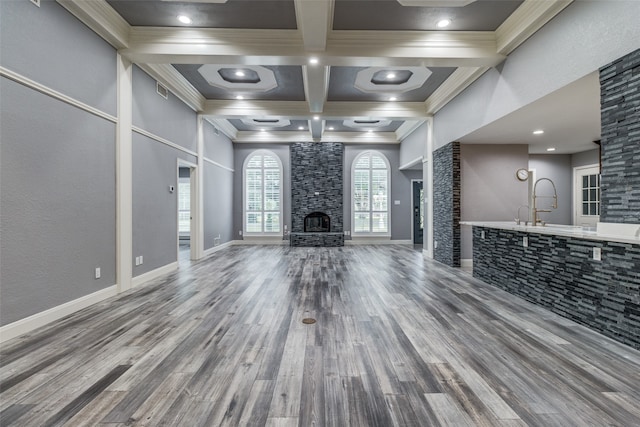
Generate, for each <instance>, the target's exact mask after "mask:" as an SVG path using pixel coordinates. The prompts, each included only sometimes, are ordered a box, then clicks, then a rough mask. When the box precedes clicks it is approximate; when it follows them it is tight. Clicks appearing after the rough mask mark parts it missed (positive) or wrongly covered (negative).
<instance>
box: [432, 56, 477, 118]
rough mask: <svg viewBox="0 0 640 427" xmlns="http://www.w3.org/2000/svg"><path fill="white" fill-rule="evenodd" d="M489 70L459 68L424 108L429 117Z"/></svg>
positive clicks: (434, 93) (436, 91)
mask: <svg viewBox="0 0 640 427" xmlns="http://www.w3.org/2000/svg"><path fill="white" fill-rule="evenodd" d="M487 70H488V68H485V67H481V68H458V69H457V70H455V71H454V72H453V74H451V75H450V76H449V78H448V79H447V80H445V81H444V83H442V84H441V85H440V87H438V89H436V90H435V92H433V94H431V96H430V97H429V98H427V100H426V101H425V102H424V104H423V106H424V108H425V110H426V113H427V115H433V114H435V113H436V112H438V110H440V109H441V108H442V107H444V106H445V105H446V104H447V103H448V102H449V101H451V100H452V99H453V98H455V97H456V96H458V94H459V93H460V92H462V91H463V90H464V89H466V88H467V86H469V85H470V84H471V83H473V82H474V81H475V80H476V79H478V78H479V77H480V76H481V75H483V74H484V73H485V72H486V71H487Z"/></svg>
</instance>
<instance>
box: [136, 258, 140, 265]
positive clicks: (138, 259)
mask: <svg viewBox="0 0 640 427" xmlns="http://www.w3.org/2000/svg"><path fill="white" fill-rule="evenodd" d="M138 265H140V257H139V256H137V257H136V266H138Z"/></svg>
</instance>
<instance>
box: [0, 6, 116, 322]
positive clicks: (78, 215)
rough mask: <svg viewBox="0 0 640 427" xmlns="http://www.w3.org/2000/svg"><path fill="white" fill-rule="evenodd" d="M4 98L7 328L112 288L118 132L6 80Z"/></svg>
mask: <svg viewBox="0 0 640 427" xmlns="http://www.w3.org/2000/svg"><path fill="white" fill-rule="evenodd" d="M2 3H5V2H2ZM0 92H1V93H2V107H3V108H2V114H0V140H1V141H2V144H1V145H0V164H1V167H0V234H1V235H2V238H1V239H0V254H1V259H0V283H1V293H2V298H1V299H0V324H2V325H6V324H9V323H12V322H15V321H17V320H20V319H23V318H25V317H28V316H30V315H33V314H36V313H38V312H41V311H44V310H47V309H49V308H52V307H55V306H58V305H60V304H64V303H66V302H69V301H71V300H74V299H77V298H80V297H82V296H85V295H88V294H91V293H93V292H96V291H98V290H100V289H104V288H107V287H109V286H112V285H113V284H115V263H116V260H115V237H116V231H115V226H116V219H115V211H116V207H115V166H114V165H115V143H114V141H115V124H113V123H111V122H108V121H106V120H104V119H101V118H99V117H96V116H94V115H92V114H88V113H86V112H84V111H82V110H79V109H77V108H75V107H72V106H70V105H67V104H65V103H62V102H59V101H57V100H55V99H53V98H50V97H48V96H46V95H43V94H41V93H39V92H36V91H33V90H31V89H28V88H26V87H24V86H21V85H19V84H17V83H15V82H13V81H10V80H7V79H4V78H1V79H0ZM6 106H11V108H6ZM96 267H100V268H101V278H100V279H95V278H94V277H95V276H94V274H95V268H96Z"/></svg>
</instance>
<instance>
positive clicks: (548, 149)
mask: <svg viewBox="0 0 640 427" xmlns="http://www.w3.org/2000/svg"><path fill="white" fill-rule="evenodd" d="M547 151H556V149H555V148H554V147H549V148H547Z"/></svg>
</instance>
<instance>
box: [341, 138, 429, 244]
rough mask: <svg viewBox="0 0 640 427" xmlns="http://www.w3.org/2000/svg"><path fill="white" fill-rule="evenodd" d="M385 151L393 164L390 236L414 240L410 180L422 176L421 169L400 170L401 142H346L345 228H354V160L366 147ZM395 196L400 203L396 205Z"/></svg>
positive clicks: (395, 238)
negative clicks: (365, 143)
mask: <svg viewBox="0 0 640 427" xmlns="http://www.w3.org/2000/svg"><path fill="white" fill-rule="evenodd" d="M368 150H375V151H378V152H380V153H382V154H384V155H385V156H386V158H387V160H389V165H390V166H391V198H390V203H391V240H412V239H413V236H411V222H412V221H413V216H412V208H411V203H412V201H411V180H412V179H418V180H420V179H422V171H400V170H398V167H399V162H400V146H399V145H346V146H345V154H344V229H345V230H349V231H351V229H352V227H351V222H352V221H353V219H352V217H351V170H352V166H353V160H354V159H355V158H356V156H358V154H360V153H362V152H363V151H368ZM395 200H399V201H400V204H399V205H396V204H395V203H394V201H395Z"/></svg>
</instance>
